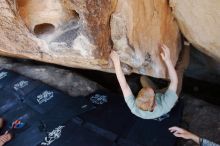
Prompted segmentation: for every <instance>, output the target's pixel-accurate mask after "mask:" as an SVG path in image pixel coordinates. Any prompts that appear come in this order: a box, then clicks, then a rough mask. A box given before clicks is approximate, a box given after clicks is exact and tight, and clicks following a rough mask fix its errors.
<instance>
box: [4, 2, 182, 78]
mask: <svg viewBox="0 0 220 146" xmlns="http://www.w3.org/2000/svg"><path fill="white" fill-rule="evenodd" d="M0 20H1V22H0V54H2V55H7V56H12V57H20V58H28V59H34V60H38V61H43V62H49V63H54V64H60V65H64V66H69V67H76V68H86V69H95V70H101V71H107V72H113V66H112V65H111V64H110V65H109V64H108V63H109V61H108V56H109V53H110V51H111V48H112V47H113V46H114V47H115V48H116V49H117V51H118V52H119V54H120V57H121V60H122V62H123V63H124V64H125V65H123V69H124V71H125V72H126V73H131V72H136V73H140V74H147V75H151V76H154V77H160V78H165V77H166V70H165V65H164V64H163V63H162V61H161V58H160V55H159V53H160V49H159V47H158V45H159V44H160V43H165V44H167V45H168V46H169V47H170V49H171V56H172V61H173V64H175V63H176V60H177V58H178V54H179V51H180V48H181V47H180V43H179V42H180V41H179V40H180V39H179V38H180V35H179V30H178V28H177V24H176V22H175V20H174V19H173V16H172V15H171V10H170V8H169V5H168V2H167V1H166V0H162V1H161V0H154V1H144V0H140V1H135V0H125V1H123V0H118V1H117V0H47V1H42V0H14V1H8V0H1V1H0Z"/></svg>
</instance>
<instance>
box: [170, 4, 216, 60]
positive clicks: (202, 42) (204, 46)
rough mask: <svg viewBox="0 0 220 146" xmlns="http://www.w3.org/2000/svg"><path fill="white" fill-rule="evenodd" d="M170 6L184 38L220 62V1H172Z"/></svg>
mask: <svg viewBox="0 0 220 146" xmlns="http://www.w3.org/2000/svg"><path fill="white" fill-rule="evenodd" d="M170 6H171V7H172V9H173V13H174V15H175V17H176V19H177V21H178V24H179V27H180V29H181V31H182V33H183V34H184V36H185V37H186V38H187V39H188V40H189V41H190V42H191V43H192V44H193V45H194V46H195V47H196V48H198V49H199V50H200V51H202V52H203V53H205V54H207V55H209V56H211V57H213V58H215V59H216V60H218V61H220V19H219V18H220V1H219V0H170Z"/></svg>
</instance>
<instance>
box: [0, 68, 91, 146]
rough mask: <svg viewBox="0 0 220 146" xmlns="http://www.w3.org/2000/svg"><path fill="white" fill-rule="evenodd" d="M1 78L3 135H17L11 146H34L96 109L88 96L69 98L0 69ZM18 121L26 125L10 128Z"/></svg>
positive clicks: (0, 99) (34, 81)
mask: <svg viewBox="0 0 220 146" xmlns="http://www.w3.org/2000/svg"><path fill="white" fill-rule="evenodd" d="M1 73H2V75H1ZM0 75H1V78H0V89H1V90H0V115H1V117H3V118H4V119H5V120H6V124H5V125H4V128H3V129H2V132H4V131H6V130H9V131H10V132H12V133H13V134H14V138H13V139H12V141H10V142H9V143H8V144H6V145H8V146H15V145H21V146H35V145H37V144H39V142H41V141H43V140H44V138H45V136H46V135H47V134H48V133H49V132H50V131H51V130H52V129H53V128H54V127H56V126H57V125H59V124H65V123H66V122H68V121H69V120H71V119H72V118H73V117H75V116H76V115H79V114H81V113H84V112H86V111H89V110H92V109H94V106H93V105H92V104H91V103H90V102H88V100H86V99H85V97H70V96H68V95H67V94H64V93H63V92H61V91H59V90H57V89H55V88H53V87H51V86H48V85H46V84H44V83H42V82H40V81H37V80H33V79H30V78H28V77H25V76H22V75H19V74H17V73H15V72H13V71H10V70H6V69H1V70H0ZM16 120H17V121H21V122H22V124H23V126H22V127H20V128H17V129H11V127H12V123H13V122H14V121H16Z"/></svg>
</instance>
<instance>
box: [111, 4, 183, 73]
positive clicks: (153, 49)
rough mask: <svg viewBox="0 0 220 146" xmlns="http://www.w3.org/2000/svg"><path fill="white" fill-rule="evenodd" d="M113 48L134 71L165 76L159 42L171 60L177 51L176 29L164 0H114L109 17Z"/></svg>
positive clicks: (176, 57)
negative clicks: (168, 52) (168, 50)
mask: <svg viewBox="0 0 220 146" xmlns="http://www.w3.org/2000/svg"><path fill="white" fill-rule="evenodd" d="M111 32H112V40H113V43H114V47H115V48H116V49H117V50H118V52H119V53H120V56H121V60H122V62H124V63H126V64H128V65H130V66H131V67H132V69H133V71H134V72H137V73H141V74H148V75H151V76H154V77H165V76H166V74H165V73H166V68H165V66H164V64H163V62H162V61H161V58H160V48H159V45H160V44H162V43H164V44H166V45H167V46H168V47H169V48H170V49H171V59H172V61H173V63H174V64H175V62H176V61H177V59H178V54H179V51H180V34H179V29H178V26H177V24H176V21H175V20H174V17H173V16H172V14H171V10H170V8H169V7H168V2H167V1H166V0H153V1H151V0H138V1H137V0H118V4H117V7H116V10H115V12H114V13H113V15H112V19H111Z"/></svg>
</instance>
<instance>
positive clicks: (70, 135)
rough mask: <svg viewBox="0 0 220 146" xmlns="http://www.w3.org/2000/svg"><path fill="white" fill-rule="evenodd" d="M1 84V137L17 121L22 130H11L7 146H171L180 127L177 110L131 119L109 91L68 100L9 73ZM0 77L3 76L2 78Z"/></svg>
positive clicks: (132, 117) (179, 107) (126, 109)
mask: <svg viewBox="0 0 220 146" xmlns="http://www.w3.org/2000/svg"><path fill="white" fill-rule="evenodd" d="M1 72H7V76H6V75H5V73H3V74H2V78H0V89H1V90H0V114H1V116H3V117H4V119H5V120H6V125H5V126H4V129H3V132H4V131H5V130H8V129H9V128H10V126H11V125H12V122H13V121H15V120H21V121H22V122H23V123H24V126H23V127H22V128H20V129H13V130H10V131H11V132H13V133H14V138H13V140H12V141H10V142H9V143H8V144H6V146H17V145H19V146H37V145H38V146H40V145H50V146H63V145H65V146H73V145H77V146H78V145H79V146H88V145H89V146H125V145H126V146H158V145H159V146H167V145H169V146H173V145H175V141H176V138H175V137H174V136H173V135H172V134H171V133H170V132H169V131H168V128H169V127H170V126H174V125H177V126H178V125H179V123H180V120H181V115H182V109H183V106H182V104H181V102H179V103H178V104H176V106H175V107H174V108H173V109H172V111H171V112H170V113H169V114H168V116H167V115H166V116H163V117H160V118H158V119H154V120H143V119H140V118H138V117H136V116H135V115H133V114H132V113H131V112H130V110H129V108H128V107H127V105H126V103H125V101H124V98H123V97H122V96H120V95H117V94H114V93H110V92H108V91H96V92H94V93H92V94H90V95H88V96H86V97H70V96H68V95H66V94H64V93H63V92H61V91H59V90H57V89H55V88H53V87H51V86H48V85H46V84H44V83H42V82H40V81H37V80H33V79H30V78H27V77H25V76H22V75H19V74H17V73H14V72H12V71H9V70H5V69H3V70H0V73H1ZM0 75H1V74H0Z"/></svg>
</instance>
